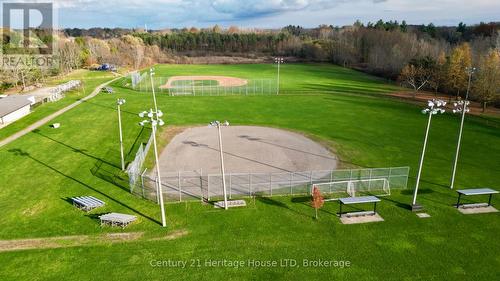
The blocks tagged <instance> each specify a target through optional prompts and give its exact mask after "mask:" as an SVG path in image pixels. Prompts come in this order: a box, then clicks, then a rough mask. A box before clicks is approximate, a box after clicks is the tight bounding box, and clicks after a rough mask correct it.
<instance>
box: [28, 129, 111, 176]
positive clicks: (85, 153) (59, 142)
mask: <svg viewBox="0 0 500 281" xmlns="http://www.w3.org/2000/svg"><path fill="white" fill-rule="evenodd" d="M33 133H35V134H37V135H39V136H42V137H44V138H46V139H49V140H51V141H53V142H55V143H58V144H60V145H62V146H64V147H67V148H69V149H71V150H72V151H73V152H76V153H79V154H82V155H84V156H87V157H89V158H92V159H95V160H98V161H102V162H104V163H106V164H108V165H110V166H113V167H115V168H118V169H120V166H118V165H117V164H115V163H111V162H107V161H106V160H104V159H101V158H99V157H96V156H93V155H91V154H89V153H88V152H87V150H86V149H79V148H75V147H73V146H71V145H68V144H65V143H63V142H61V141H58V140H56V139H54V138H51V137H49V136H46V135H44V134H42V133H41V132H40V130H39V129H35V130H33Z"/></svg>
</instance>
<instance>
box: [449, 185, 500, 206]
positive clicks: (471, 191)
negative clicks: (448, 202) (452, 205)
mask: <svg viewBox="0 0 500 281" xmlns="http://www.w3.org/2000/svg"><path fill="white" fill-rule="evenodd" d="M457 193H458V200H457V205H456V207H457V208H458V207H460V198H461V197H462V195H464V196H473V195H489V198H488V205H487V206H488V207H489V206H491V197H492V196H493V194H497V193H498V191H496V190H493V189H491V188H475V189H461V190H457ZM468 205H470V206H471V207H475V206H476V207H483V206H484V205H485V203H483V204H468ZM464 206H466V205H464Z"/></svg>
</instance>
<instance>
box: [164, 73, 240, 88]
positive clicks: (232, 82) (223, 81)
mask: <svg viewBox="0 0 500 281" xmlns="http://www.w3.org/2000/svg"><path fill="white" fill-rule="evenodd" d="M209 80H210V81H217V83H218V84H217V86H220V87H238V86H245V85H246V84H248V81H247V80H245V79H241V78H236V77H228V76H173V77H170V78H169V79H168V81H167V84H165V85H163V86H160V88H161V89H169V88H175V85H174V82H176V81H209Z"/></svg>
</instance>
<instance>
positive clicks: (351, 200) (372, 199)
mask: <svg viewBox="0 0 500 281" xmlns="http://www.w3.org/2000/svg"><path fill="white" fill-rule="evenodd" d="M377 202H380V199H379V198H377V197H376V196H361V197H347V198H340V199H339V203H340V211H339V216H340V217H342V205H353V204H365V203H373V204H374V205H373V212H371V211H370V212H358V213H360V214H361V215H375V214H376V213H377V212H376V211H377Z"/></svg>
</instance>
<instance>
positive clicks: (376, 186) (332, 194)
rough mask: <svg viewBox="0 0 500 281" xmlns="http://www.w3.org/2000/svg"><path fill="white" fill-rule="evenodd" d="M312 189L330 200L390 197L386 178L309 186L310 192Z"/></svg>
mask: <svg viewBox="0 0 500 281" xmlns="http://www.w3.org/2000/svg"><path fill="white" fill-rule="evenodd" d="M314 187H316V188H318V189H319V191H320V192H321V193H322V194H323V195H324V196H325V197H327V198H328V199H332V200H335V199H339V198H345V197H359V196H366V195H376V196H388V195H391V189H390V186H389V180H388V179H387V178H377V179H366V180H346V181H334V182H326V183H317V184H313V185H311V190H312V188H314Z"/></svg>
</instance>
